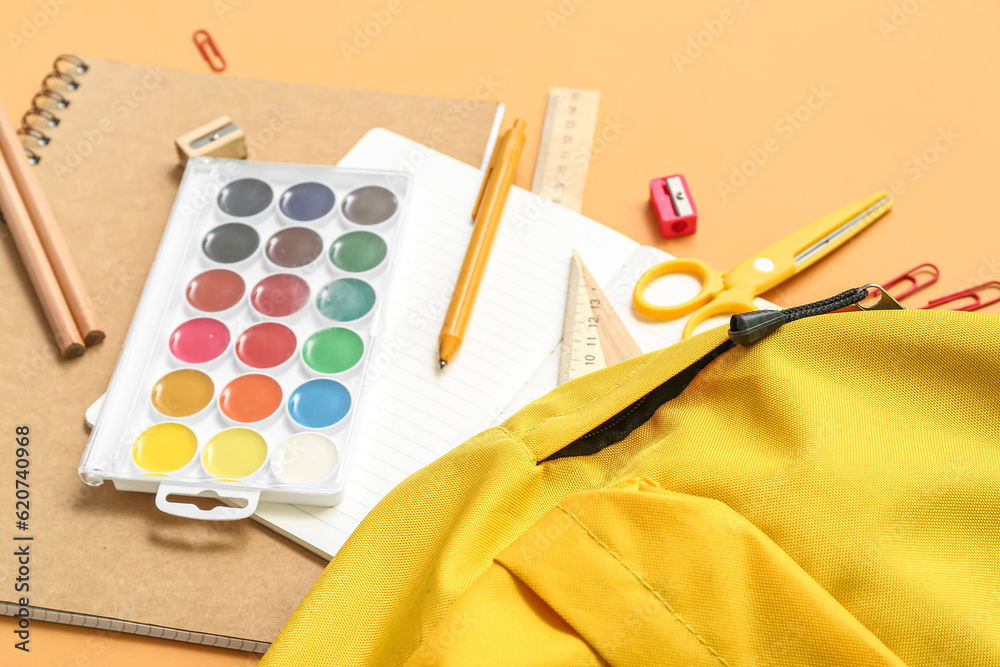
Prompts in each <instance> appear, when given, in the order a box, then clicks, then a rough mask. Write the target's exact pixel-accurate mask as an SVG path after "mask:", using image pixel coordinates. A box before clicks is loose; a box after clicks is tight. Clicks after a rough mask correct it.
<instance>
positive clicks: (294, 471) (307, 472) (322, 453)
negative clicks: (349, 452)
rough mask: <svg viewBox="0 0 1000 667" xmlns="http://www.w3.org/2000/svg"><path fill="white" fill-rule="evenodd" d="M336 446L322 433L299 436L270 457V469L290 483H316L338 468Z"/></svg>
mask: <svg viewBox="0 0 1000 667" xmlns="http://www.w3.org/2000/svg"><path fill="white" fill-rule="evenodd" d="M339 461H340V454H339V452H338V451H337V446H336V445H334V444H333V441H332V440H330V439H329V438H328V437H326V436H325V435H322V434H320V433H309V432H307V433H296V434H294V435H292V436H290V437H288V438H286V439H285V440H284V441H283V442H282V443H281V444H280V445H278V448H277V449H276V450H275V452H274V454H272V455H271V470H272V471H273V472H274V475H275V476H276V477H277V478H278V479H279V480H281V481H282V482H285V483H288V484H315V483H317V482H321V481H323V480H324V479H326V478H327V477H329V476H330V474H331V473H333V471H334V470H336V469H337V464H338V463H339Z"/></svg>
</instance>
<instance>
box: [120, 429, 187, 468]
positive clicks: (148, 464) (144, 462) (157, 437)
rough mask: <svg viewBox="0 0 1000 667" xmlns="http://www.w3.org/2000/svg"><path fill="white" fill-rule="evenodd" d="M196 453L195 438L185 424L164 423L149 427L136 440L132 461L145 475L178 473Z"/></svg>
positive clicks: (133, 446)
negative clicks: (147, 473) (151, 473)
mask: <svg viewBox="0 0 1000 667" xmlns="http://www.w3.org/2000/svg"><path fill="white" fill-rule="evenodd" d="M197 451H198V438H197V436H195V434H194V431H192V430H191V429H190V428H188V427H187V426H185V425H184V424H177V423H175V422H164V423H162V424H156V425H154V426H150V427H149V428H147V429H146V430H145V431H143V432H142V433H141V434H139V437H138V438H136V439H135V443H133V445H132V460H133V461H134V462H135V464H136V465H137V466H139V467H140V468H142V469H143V470H145V471H147V472H153V473H165V472H173V471H175V470H180V469H181V468H183V467H184V466H186V465H187V464H188V463H189V462H190V461H191V459H193V458H194V455H195V453H197Z"/></svg>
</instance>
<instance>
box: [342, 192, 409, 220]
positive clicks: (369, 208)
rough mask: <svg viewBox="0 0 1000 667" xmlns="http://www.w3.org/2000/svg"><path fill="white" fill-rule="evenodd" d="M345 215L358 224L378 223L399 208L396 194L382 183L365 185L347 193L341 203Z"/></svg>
mask: <svg viewBox="0 0 1000 667" xmlns="http://www.w3.org/2000/svg"><path fill="white" fill-rule="evenodd" d="M341 210H342V211H343V213H344V217H345V218H346V219H347V220H349V221H351V222H353V223H354V224H356V225H377V224H379V223H382V222H385V221H386V220H388V219H389V218H391V217H392V216H393V215H395V214H396V211H397V210H399V200H398V199H397V198H396V194H395V193H394V192H393V191H392V190H389V189H388V188H384V187H382V186H381V185H365V186H362V187H360V188H356V189H354V190H351V191H350V192H349V193H347V196H346V197H344V203H343V204H342V205H341Z"/></svg>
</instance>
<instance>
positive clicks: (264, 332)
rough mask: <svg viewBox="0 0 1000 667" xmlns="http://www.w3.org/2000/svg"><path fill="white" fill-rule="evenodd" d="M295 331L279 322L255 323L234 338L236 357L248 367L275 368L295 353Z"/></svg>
mask: <svg viewBox="0 0 1000 667" xmlns="http://www.w3.org/2000/svg"><path fill="white" fill-rule="evenodd" d="M296 345H297V340H296V338H295V332H293V331H292V330H291V329H289V328H288V327H287V326H285V325H284V324H281V323H279V322H261V323H260V324H255V325H253V326H252V327H250V328H249V329H247V330H246V331H244V332H243V333H241V334H240V335H239V337H238V338H237V339H236V345H235V352H236V358H237V359H239V360H240V361H241V362H242V363H244V364H246V365H247V366H248V367H249V368H258V369H264V368H277V367H278V366H281V365H282V364H284V363H285V362H286V361H288V360H289V359H291V358H292V356H293V355H294V354H295V348H296Z"/></svg>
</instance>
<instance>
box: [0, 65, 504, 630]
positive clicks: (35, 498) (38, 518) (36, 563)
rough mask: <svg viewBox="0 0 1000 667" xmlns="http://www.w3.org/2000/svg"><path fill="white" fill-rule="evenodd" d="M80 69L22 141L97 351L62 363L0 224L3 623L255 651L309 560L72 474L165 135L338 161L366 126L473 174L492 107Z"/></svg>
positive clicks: (129, 303) (160, 205) (134, 279)
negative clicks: (25, 582) (8, 540)
mask: <svg viewBox="0 0 1000 667" xmlns="http://www.w3.org/2000/svg"><path fill="white" fill-rule="evenodd" d="M84 60H85V61H86V63H87V64H88V65H89V69H88V71H86V72H85V73H82V74H77V73H76V71H75V68H72V67H71V68H70V69H69V74H70V75H71V76H72V77H74V78H75V79H76V80H77V81H78V82H79V87H78V88H77V89H76V90H72V91H70V90H67V88H66V85H65V83H66V82H65V81H62V82H56V81H54V80H50V83H54V84H55V85H54V86H53V87H56V88H57V89H58V90H59V92H61V93H62V95H63V96H64V97H65V99H67V100H69V102H70V105H69V107H67V108H65V109H58V108H56V106H55V104H54V101H55V100H53V99H49V100H48V108H49V109H51V111H52V113H54V114H55V115H56V116H57V117H59V119H60V122H59V124H58V125H57V126H55V127H49V126H48V124H47V122H46V119H45V118H41V119H39V121H38V122H37V124H36V127H37V128H38V129H39V130H41V131H42V132H44V133H45V134H46V135H47V136H48V137H49V138H50V139H51V141H50V142H49V143H48V144H47V145H45V146H38V145H37V141H36V140H35V139H33V138H29V142H28V146H29V147H30V148H32V149H33V150H34V152H35V153H37V154H38V155H39V156H40V158H41V161H40V162H39V163H38V165H37V166H36V167H35V168H36V173H37V175H38V177H39V179H40V181H41V183H42V187H43V189H44V190H45V192H46V194H47V195H48V197H49V200H50V202H51V205H52V208H53V210H54V212H55V215H56V219H57V220H58V222H59V225H60V228H61V229H62V231H63V234H64V235H65V237H66V241H67V243H68V245H69V247H70V249H71V250H72V252H73V256H74V257H75V259H76V261H77V263H78V265H79V268H80V272H81V273H82V275H83V279H84V282H85V284H86V286H87V289H88V291H89V293H90V295H91V297H92V298H93V300H94V302H95V306H96V308H97V310H98V313H99V315H100V318H101V320H102V321H103V324H104V328H105V331H106V332H107V340H105V342H104V343H103V344H101V345H98V346H96V347H93V348H90V349H88V350H87V353H86V354H85V355H84V356H83V357H80V358H78V359H74V360H70V361H63V360H61V359H60V358H59V355H58V351H57V350H56V349H55V347H54V346H53V344H52V342H51V340H50V338H51V336H50V334H49V328H48V325H47V323H46V321H45V318H44V316H43V314H42V311H41V308H40V306H39V305H38V300H37V299H36V297H35V294H34V293H33V291H32V287H31V284H30V283H29V281H28V278H27V276H26V274H25V272H24V268H23V266H22V264H21V260H20V258H19V257H18V255H17V251H16V249H15V247H14V245H13V242H12V241H11V239H10V237H9V235H8V234H7V232H6V228H4V227H2V226H0V235H2V236H3V239H2V251H0V272H2V276H0V277H2V280H3V284H4V286H5V289H4V290H0V311H2V312H3V320H4V323H5V326H4V339H5V341H4V343H5V345H4V347H3V354H2V362H0V368H2V373H0V402H2V404H3V410H2V415H3V417H2V431H0V432H2V433H4V434H5V437H6V440H7V443H8V444H9V445H10V447H8V450H9V451H8V452H7V453H6V454H5V455H4V456H3V457H2V459H0V460H2V463H0V470H2V478H3V479H5V480H7V481H8V482H9V483H8V484H7V485H6V486H7V487H8V491H7V492H5V494H4V495H5V497H6V498H7V501H6V505H5V506H6V507H7V508H13V506H14V484H13V481H14V472H15V467H14V458H15V457H14V456H13V454H14V438H15V427H16V426H17V425H27V426H29V427H30V438H31V445H30V451H31V454H30V461H31V465H30V468H29V473H28V481H29V483H30V491H31V498H30V503H31V510H30V511H31V517H30V520H29V522H28V523H29V529H28V530H27V531H24V532H23V533H20V534H21V535H25V536H27V535H30V536H32V537H33V538H34V539H33V541H31V542H30V543H28V544H30V550H31V574H30V577H31V578H30V586H31V588H30V592H27V593H16V592H15V591H14V590H13V587H12V586H5V587H4V588H3V593H2V594H0V601H2V602H0V613H8V614H9V613H13V612H14V611H15V610H16V607H14V606H12V604H10V603H16V602H17V597H18V596H20V595H27V597H29V599H30V605H31V607H32V608H34V609H35V610H36V613H37V617H38V618H44V619H48V620H62V621H64V622H74V623H77V624H87V625H94V624H100V625H101V626H102V627H109V626H110V627H114V628H116V629H121V627H122V625H121V623H118V622H115V623H113V624H112V623H109V622H107V621H106V620H102V619H114V620H116V621H126V622H130V624H127V625H126V628H130V629H132V631H136V632H141V633H143V634H153V635H155V636H160V635H161V634H162V635H163V636H167V637H172V638H176V639H184V640H187V641H199V642H201V643H213V644H216V643H217V644H221V645H232V646H233V647H235V648H244V649H247V650H262V649H264V648H266V644H267V643H269V642H270V641H272V640H273V639H274V637H275V636H276V635H277V633H278V631H279V630H280V628H281V626H282V625H283V623H284V622H285V619H286V618H287V617H288V616H289V615H290V614H291V612H292V611H293V610H294V609H295V607H296V605H297V604H298V603H299V601H300V600H301V598H302V597H303V595H304V594H305V593H306V591H307V590H308V588H309V587H310V586H311V585H312V583H313V581H314V580H315V579H316V577H317V576H318V575H319V573H320V571H321V570H322V569H323V567H324V565H325V564H326V563H325V562H324V561H323V560H322V559H320V558H318V557H316V556H314V555H312V554H310V553H309V552H307V551H306V550H305V549H303V548H301V547H299V546H297V545H295V544H293V543H291V542H289V541H288V540H286V539H284V538H282V537H280V536H278V535H276V534H275V533H272V532H270V531H268V530H267V529H266V528H264V527H262V526H261V525H259V524H257V523H256V522H254V521H250V520H244V521H240V522H235V523H227V522H202V521H191V520H184V519H178V518H174V517H171V516H167V515H166V514H163V513H161V512H160V511H158V510H157V509H156V508H155V506H154V504H153V495H152V494H144V493H128V492H122V491H116V490H115V489H114V488H113V486H112V485H111V484H104V485H103V486H100V487H88V486H86V485H84V483H83V482H82V481H81V480H80V478H79V476H78V475H77V465H78V463H79V459H80V455H81V454H82V452H83V448H84V446H85V444H86V441H87V436H88V431H87V430H86V428H85V425H84V419H83V415H84V411H85V410H86V408H87V407H88V406H89V405H90V404H91V403H92V402H93V401H94V400H95V399H96V398H98V397H99V396H100V395H101V394H102V393H103V392H104V390H105V389H106V388H107V385H108V381H109V380H110V378H111V373H112V370H113V369H114V366H115V362H116V360H117V357H118V353H119V351H120V350H121V346H122V342H123V340H124V337H125V333H126V331H127V330H128V326H129V322H130V320H131V318H132V313H133V311H134V309H135V306H136V304H137V302H138V300H139V294H140V292H141V291H142V286H143V282H144V281H145V278H146V273H147V272H148V270H149V267H150V265H151V264H152V261H153V256H154V254H155V253H156V249H157V245H158V243H159V240H160V235H161V233H162V231H163V227H164V225H165V224H166V221H167V217H168V215H169V213H170V207H171V205H172V203H173V200H174V195H175V194H176V189H177V185H178V183H179V179H180V175H181V171H182V170H181V169H180V167H179V166H178V160H177V155H176V152H175V149H174V146H173V139H174V138H175V137H178V136H180V135H182V134H185V133H186V132H188V131H190V130H191V129H193V128H195V127H198V126H199V125H202V124H204V123H206V122H208V121H210V120H212V119H214V118H216V117H218V116H221V115H223V114H227V115H229V116H231V117H232V118H233V121H234V122H235V123H236V124H237V125H239V126H240V127H241V128H242V129H243V130H244V132H245V133H246V136H247V143H248V147H249V150H250V157H251V158H253V159H258V160H271V161H277V162H301V163H317V164H335V163H336V162H337V161H338V160H339V159H340V158H341V157H342V156H343V155H344V154H345V153H346V152H347V151H348V149H350V148H351V146H353V145H354V144H355V143H356V142H357V141H358V140H359V139H360V138H361V137H362V135H364V133H365V132H366V131H368V130H369V129H371V128H373V127H385V128H388V129H391V130H393V131H395V132H398V133H400V134H403V135H405V136H408V137H411V138H413V139H415V140H418V141H423V142H425V143H428V144H429V145H433V146H434V147H435V148H437V149H438V150H441V151H443V152H445V153H448V154H450V155H452V156H454V157H456V158H459V159H461V160H464V161H465V162H468V163H470V164H474V165H476V166H479V164H480V163H481V161H482V158H483V153H484V151H485V150H486V148H487V145H488V143H489V138H490V136H491V131H492V128H493V124H494V119H495V117H496V116H497V111H498V105H497V104H496V103H493V102H490V103H481V104H479V105H477V107H476V108H475V109H474V110H473V111H471V112H469V111H468V110H467V109H463V110H462V114H463V116H461V117H460V116H458V115H457V114H456V112H455V105H456V104H457V103H456V101H455V100H450V99H441V98H429V97H414V96H403V95H393V94H388V93H379V92H368V91H359V90H345V89H337V88H323V87H316V86H308V85H302V84H291V83H279V82H270V81H254V80H247V79H238V78H232V77H226V76H218V75H210V74H191V73H183V72H176V71H169V70H161V69H158V68H155V67H144V66H137V65H126V64H120V63H115V62H110V61H105V60H98V59H95V58H84ZM36 99H38V100H39V101H41V98H36ZM456 121H458V122H456ZM13 530H14V528H13V517H12V518H11V522H10V523H9V524H8V532H10V531H13ZM24 543H25V542H22V543H21V544H24ZM15 568H16V562H15V559H14V558H2V559H0V580H2V581H6V582H11V581H13V580H14V578H15V577H16V576H17V575H16V573H15ZM3 603H8V604H3ZM59 612H61V613H59ZM85 615H86V616H85ZM151 626H161V627H160V628H157V627H151ZM162 628H169V629H171V630H168V631H164V630H163V629H162ZM223 638H235V639H237V640H245V641H233V642H230V641H228V640H226V639H223Z"/></svg>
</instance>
